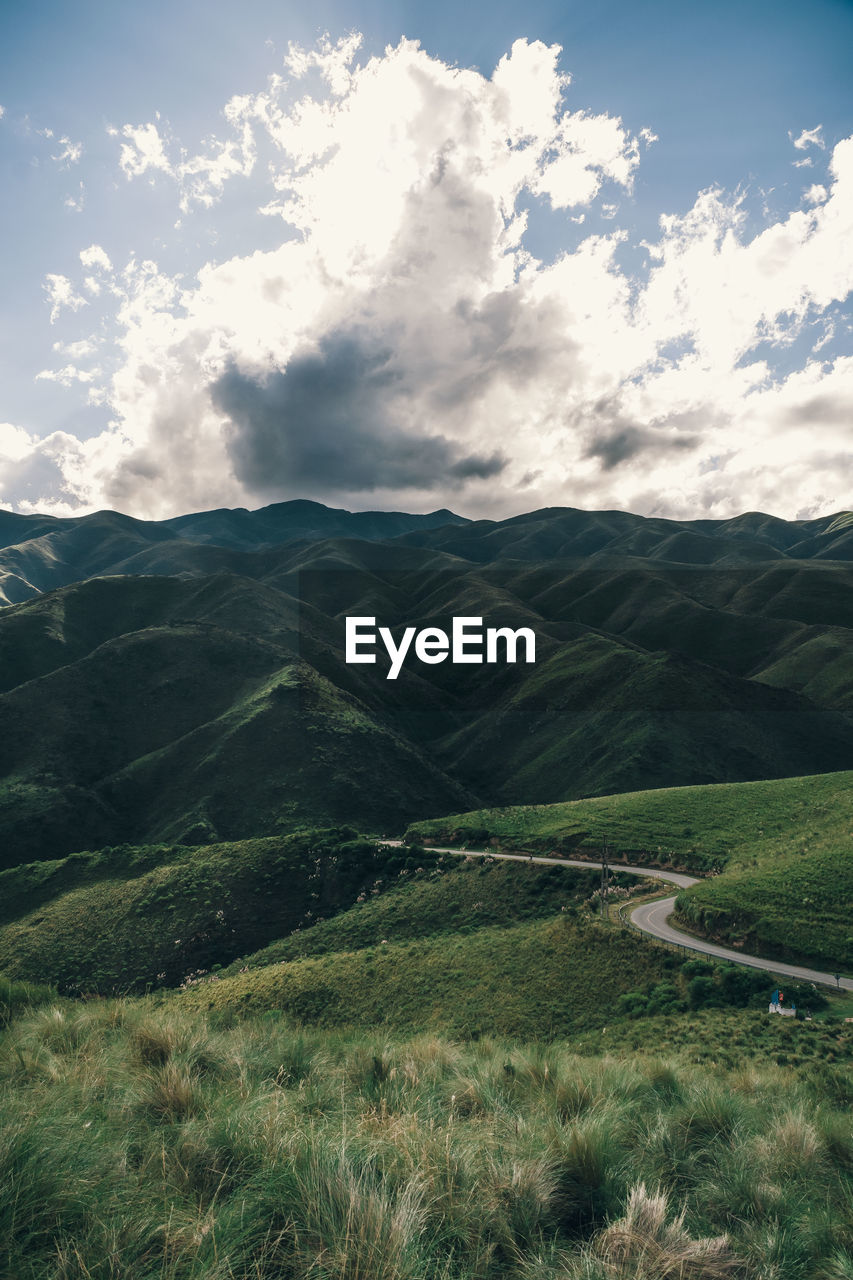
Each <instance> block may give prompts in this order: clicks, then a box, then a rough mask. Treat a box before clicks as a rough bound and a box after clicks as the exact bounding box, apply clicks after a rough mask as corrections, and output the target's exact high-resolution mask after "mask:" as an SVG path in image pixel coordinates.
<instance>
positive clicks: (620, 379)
mask: <svg viewBox="0 0 853 1280" xmlns="http://www.w3.org/2000/svg"><path fill="white" fill-rule="evenodd" d="M359 56H360V55H359V42H358V39H357V38H356V37H348V38H347V39H345V40H342V41H337V42H333V41H332V40H330V39H328V38H324V40H323V41H321V42H320V44H319V45H318V46H317V47H316V48H315V49H313V50H307V51H306V50H301V49H298V48H295V47H291V48H290V49H289V51H288V55H287V58H286V59H285V64H284V66H283V69H282V70H283V73H284V74H282V75H280V76H273V77H272V78H271V79H270V80H269V81H268V83H267V84H266V86H265V87H264V88H262V89H260V90H259V91H258V92H256V93H247V94H244V95H241V96H240V97H236V98H232V99H231V100H230V101H229V102H228V103H227V104H226V106H225V109H224V126H223V128H222V136H221V137H218V136H215V135H213V136H210V137H209V138H208V139H207V141H206V142H205V144H204V146H203V147H202V148H197V149H193V148H184V147H183V146H182V145H181V144H180V142H179V141H178V140H176V139H174V138H173V137H172V136H171V133H170V130H169V128H168V127H167V125H165V124H163V123H162V122H161V121H160V120H159V118H156V117H155V122H154V123H151V124H148V125H141V126H130V125H127V126H124V127H123V128H122V130H121V131H119V130H116V131H115V136H116V137H118V138H120V139H121V156H120V164H121V167H122V168H123V169H124V171H125V173H126V174H127V176H128V178H129V179H133V180H135V179H136V178H137V177H145V178H147V179H151V178H155V179H157V180H158V181H159V180H162V181H163V183H164V184H173V187H174V194H175V200H176V202H177V204H178V206H179V207H180V209H181V210H183V211H184V213H185V215H186V217H185V222H186V226H187V227H189V226H190V225H191V217H192V210H193V209H195V208H197V207H199V206H202V207H204V208H206V209H207V210H209V211H211V212H210V221H211V223H212V224H215V216H216V205H217V202H218V201H219V199H220V197H221V196H222V194H223V192H224V191H225V190H226V188H227V187H228V186H229V184H233V187H232V189H233V192H234V195H235V198H236V196H237V193H238V192H242V193H243V196H242V198H243V200H244V213H245V218H246V220H247V225H249V223H250V219H251V218H252V217H254V216H255V215H257V214H259V213H263V214H265V215H266V216H267V218H272V219H276V220H279V221H280V222H281V234H280V237H279V241H278V243H277V244H276V245H275V246H274V247H272V248H267V249H264V250H260V249H259V250H257V251H255V252H252V253H247V254H245V255H242V256H231V257H228V256H227V255H226V256H224V257H223V259H222V260H221V261H218V262H209V263H208V264H207V265H205V266H203V267H202V268H201V270H200V271H198V273H197V275H196V276H192V277H191V276H189V275H186V276H182V275H180V274H174V275H170V274H169V273H168V272H166V271H164V270H163V269H162V268H161V267H160V266H158V264H157V263H156V262H154V261H153V260H146V259H137V258H135V257H132V258H130V260H129V261H126V262H125V263H124V265H121V259H120V257H119V256H118V254H117V252H116V251H115V250H114V248H113V245H112V243H111V245H110V249H111V256H108V255H107V253H106V252H105V250H104V249H102V248H101V247H100V246H99V245H96V244H95V245H90V246H89V247H88V248H86V249H84V250H83V251H82V252H81V254H80V272H81V282H78V281H77V280H76V278H75V281H74V283H72V280H71V279H70V278H69V277H66V276H53V277H49V278H48V280H49V282H52V283H50V284H49V287H48V298H49V302H50V304H51V313H52V316H53V318H56V315H58V314H59V313H60V311H62V309H63V308H70V309H71V310H72V311H73V310H79V309H80V308H82V307H83V306H84V305H85V303H86V298H85V297H84V295H83V292H82V290H83V289H85V290H87V291H88V294H89V297H90V299H91V301H92V311H91V312H87V313H85V314H87V315H91V314H97V315H98V317H99V328H98V341H99V346H98V361H99V366H100V367H101V368H103V369H110V368H111V369H112V370H113V372H112V377H111V381H110V383H109V409H110V412H111V424H110V426H109V428H108V429H107V430H106V431H103V432H102V433H101V434H100V435H97V436H95V437H93V438H92V439H91V440H86V441H85V442H83V443H82V444H81V445H80V447H79V449H77V450H75V449H74V448H73V447H72V446H71V445H69V444H68V443H67V442H65V443H64V444H63V446H62V450H60V451H56V450H55V451H54V452H53V453H51V454H50V455H49V459H51V460H52V465H53V464H55V465H58V466H59V467H60V471H59V472H58V473H57V472H56V470H55V468H54V471H53V472H50V473H49V468H46V467H45V468H43V470H42V471H39V470H38V468H36V469H35V470H34V471H33V472H32V474H33V475H37V474H44V475H48V474H51V475H53V480H52V482H51V483H52V484H53V485H54V488H53V489H46V490H45V496H46V497H47V498H48V499H50V498H51V496H53V498H54V499H55V500H56V501H60V502H69V501H71V500H72V499H73V500H76V501H77V502H79V503H80V504H81V506H83V507H100V506H118V507H120V508H121V509H125V510H131V511H134V512H136V513H139V514H141V515H147V516H154V517H156V516H164V515H173V514H176V513H178V512H180V511H184V510H190V509H199V508H203V507H209V506H212V505H220V504H230V505H247V506H248V505H252V504H254V505H257V504H258V503H259V502H262V501H268V500H271V499H276V498H283V497H292V496H305V497H312V498H316V499H319V500H326V501H331V502H335V503H344V504H347V505H351V506H356V507H357V506H360V505H372V506H376V505H402V504H405V505H407V506H408V507H410V508H412V509H418V508H419V507H420V508H423V507H430V508H431V507H434V506H435V505H436V504H437V503H438V502H441V501H442V499H441V497H440V494H441V493H443V492H444V493H446V494H447V495H448V501H449V502H452V503H453V505H456V506H457V508H458V509H460V510H463V511H465V512H466V513H471V514H478V513H480V512H482V513H485V514H490V515H493V514H496V513H502V512H507V511H512V510H516V511H517V510H519V509H520V508H519V504H520V503H522V502H523V503H524V505H527V506H529V505H531V504H534V503H542V504H543V505H544V504H550V503H565V502H571V503H572V504H573V505H586V506H605V507H615V506H621V507H627V508H629V509H633V510H638V511H647V512H652V511H653V512H657V513H661V514H671V515H691V514H692V515H697V516H698V515H708V516H715V515H716V516H728V515H732V514H734V513H735V512H736V511H738V510H740V509H742V508H744V507H749V508H756V507H762V506H764V507H769V508H770V509H771V510H777V511H779V512H780V513H785V512H787V513H788V514H793V513H795V512H797V511H801V510H815V509H817V508H819V507H820V506H821V504H825V505H828V506H829V507H832V506H840V505H845V502H844V501H843V498H844V485H845V479H844V477H845V475H846V474H849V472H850V467H849V463H848V464H847V465H846V466H842V465H841V463H840V462H839V459H843V458H845V457H849V454H850V448H849V446H848V444H847V442H846V439H845V437H844V432H843V430H842V428H841V427H840V426H839V417H838V415H839V408H838V406H839V405H841V406H843V405H845V404H847V402H848V397H849V394H850V379H851V372H850V367H849V365H848V364H846V363H845V361H844V360H843V359H842V358H841V357H839V356H834V357H833V356H830V355H828V352H829V350H831V349H832V348H831V346H830V345H827V344H831V342H832V333H834V332H835V330H833V329H832V325H831V317H832V315H834V314H835V310H837V309H838V308H839V306H843V305H844V304H845V302H846V300H847V299H848V297H849V295H850V292H851V289H853V139H847V140H844V141H842V142H840V143H839V144H838V145H837V146H836V147H835V148H834V150H833V151H832V153H831V156H829V157H828V159H829V164H828V173H827V176H826V179H825V180H824V181H823V182H822V183H815V184H814V185H813V186H812V187H811V188H810V189H809V190H808V191H807V192H805V194H804V195H803V196H802V198H801V200H800V205H799V207H795V208H791V209H790V210H789V211H787V212H785V213H784V214H783V215H782V216H779V217H776V218H773V217H771V215H770V214H768V213H767V212H766V211H765V212H764V213H763V215H762V217H763V222H762V224H761V225H760V227H759V229H758V230H757V231H756V230H754V229H753V226H754V224H753V223H752V222H751V220H750V208H749V193H748V191H747V189H746V188H744V189H742V190H740V191H739V192H737V193H736V194H734V195H731V194H729V193H727V192H725V191H722V190H720V189H717V188H711V189H708V190H705V191H702V192H700V193H699V194H698V195H697V198H696V200H695V203H694V204H693V206H692V207H691V208H690V209H688V210H687V211H686V212H684V213H681V214H678V215H672V214H669V215H666V216H663V217H662V218H661V221H660V227H659V231H658V234H657V235H656V237H654V238H653V239H650V241H649V242H648V243H647V244H646V245H645V246H638V245H637V244H636V243H634V242H632V240H631V237H630V235H629V233H628V231H627V230H626V229H625V227H624V226H623V225H621V222H622V221H623V220H625V221H626V222H627V221H629V212H630V207H631V204H630V202H631V191H632V188H633V184H634V182H635V180H636V177H637V173H638V172H639V171H640V166H641V164H642V155H643V150H644V147H645V146H647V145H649V144H650V143H652V142H653V141H655V139H654V136H653V135H651V134H650V133H649V131H648V130H643V129H641V130H639V132H634V131H633V130H632V129H630V128H628V127H627V125H626V124H625V123H624V122H623V121H622V120H621V119H619V118H617V117H615V116H608V115H604V114H593V113H591V112H588V111H585V110H583V108H582V104H580V106H579V105H578V104H574V103H573V102H571V95H572V92H573V91H572V90H571V87H570V84H569V81H568V77H567V76H565V75H564V74H563V73H562V72H561V70H560V51H559V49H558V48H557V47H556V46H551V47H548V46H546V45H544V44H542V43H540V42H528V41H517V42H516V43H515V44H514V45H513V47H512V49H511V50H510V51H509V52H508V53H507V55H506V56H505V57H503V58H502V59H501V60H500V62H499V63H498V66H497V67H496V68H495V70H494V72H493V74H492V75H491V76H486V75H483V74H481V73H480V72H478V71H475V70H472V69H470V68H460V67H455V66H450V65H448V64H447V63H445V62H443V61H442V60H440V59H438V58H434V57H431V56H430V55H429V54H428V53H427V52H426V51H424V50H423V49H421V48H420V47H419V45H417V44H416V43H415V42H413V41H405V40H404V41H401V42H400V43H399V44H398V45H397V46H396V47H394V48H389V49H386V50H385V52H384V53H383V54H382V55H380V56H373V57H363V58H362V60H361V61H359ZM309 83H310V85H311V86H312V87H311V88H310V90H309V88H308V87H307V86H308V84H309ZM317 86H319V87H317ZM821 141H822V135H821V133H820V129H819V128H818V129H815V130H811V131H808V130H806V131H804V132H803V133H802V134H801V135H800V136H799V137H798V138H797V139H794V138H793V137H792V142H793V143H794V145H795V147H796V148H797V150H798V151H803V150H805V149H807V148H808V149H810V150H813V151H814V150H819V149H820V146H821ZM801 144H802V145H801ZM804 158H810V157H804ZM536 199H538V201H539V202H540V211H541V216H545V217H551V216H553V217H554V222H553V224H552V226H553V227H557V226H562V227H566V226H567V225H568V224H569V223H571V236H572V239H571V242H570V243H569V245H568V246H567V248H566V250H565V251H564V252H562V253H558V254H556V255H555V256H554V257H553V259H552V260H547V261H545V260H540V259H539V258H537V256H536V255H535V254H534V252H533V251H532V249H531V248H530V243H529V237H528V230H527V217H528V215H527V212H526V209H527V208H528V207H529V206H530V204H531V202H532V201H533V200H536ZM549 208H550V209H553V210H555V211H557V212H556V213H555V214H554V215H551V214H549V213H548V212H547V210H548V209H549ZM591 213H595V214H596V215H597V216H596V217H588V216H587V215H588V214H591ZM752 216H753V217H754V213H753V214H752ZM173 217H174V213H170V218H173ZM229 217H231V211H230V210H229ZM602 219H604V221H603V222H602ZM274 225H275V224H273V226H274ZM588 228H598V230H588ZM602 228H603V229H604V232H602ZM264 229H265V232H266V233H267V236H268V235H269V231H270V224H269V223H266V224H265V226H264ZM266 243H268V239H267V241H266ZM641 248H644V249H645V257H646V262H645V265H638V263H639V259H640V255H639V253H638V252H637V251H638V250H640V249H641ZM168 249H169V245H168V244H167V245H166V251H168ZM623 250H627V251H629V252H625V253H623ZM626 262H631V263H632V265H631V266H630V267H628V266H626V265H625V263H626ZM114 263H115V264H116V265H115V266H114V265H113V264H114ZM99 290H100V293H99V292H98V291H99ZM108 306H113V307H114V315H113V316H112V333H113V336H114V339H115V341H114V344H113V350H112V354H111V355H110V354H109V353H107V352H106V351H105V348H104V345H103V343H102V338H103V334H104V330H103V329H102V328H101V326H100V317H101V315H102V313H103V312H104V311H105V309H106V308H107V307H108ZM96 308H97V309H96ZM837 329H838V332H839V333H840V332H842V331H843V326H842V321H841V320H839V322H838V326H837ZM801 335H806V336H807V338H808V341H807V342H805V343H804V344H803V345H802V347H801V348H798V347H795V345H794V344H795V341H796V339H797V338H798V337H800V336H801ZM827 335H829V336H827ZM821 344H822V350H821V355H822V356H826V357H827V358H825V359H820V360H818V359H816V358H815V356H814V354H812V355H811V356H802V355H798V354H797V353H798V351H802V350H811V351H812V353H814V352H816V351H817V350H818V349H819V348H821ZM779 353H784V354H785V358H786V362H787V363H786V365H785V367H784V368H783V367H782V366H781V365H777V363H776V357H777V356H778V355H779ZM63 357H64V358H63V361H62V365H63V367H62V368H60V369H59V370H58V371H56V372H55V373H47V372H46V374H45V376H49V377H52V378H54V379H55V380H62V379H63V378H66V379H67V381H68V382H79V381H83V380H84V379H83V378H81V377H78V373H79V364H78V357H77V356H76V355H75V354H74V353H72V352H71V351H70V349H69V350H68V352H67V354H66V353H65V352H63ZM86 376H88V373H87V374H86ZM99 385H100V384H99ZM97 394H98V395H99V396H100V395H101V394H102V392H101V391H98V392H97ZM39 449H41V446H39ZM39 456H41V453H39ZM45 456H48V455H45ZM56 458H60V459H61V461H60V462H59V463H56ZM851 461H853V459H851ZM33 465H34V466H35V463H34V464H33ZM57 486H60V487H57ZM520 491H523V492H520ZM28 500H29V499H28ZM847 501H848V502H849V496H848V498H847Z"/></svg>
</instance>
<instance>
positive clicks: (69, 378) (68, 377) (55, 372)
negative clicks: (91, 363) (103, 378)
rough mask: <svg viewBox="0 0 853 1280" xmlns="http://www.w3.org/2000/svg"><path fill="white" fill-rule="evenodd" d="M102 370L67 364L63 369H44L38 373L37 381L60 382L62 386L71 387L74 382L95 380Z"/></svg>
mask: <svg viewBox="0 0 853 1280" xmlns="http://www.w3.org/2000/svg"><path fill="white" fill-rule="evenodd" d="M100 372H101V371H100V369H79V368H77V366H76V365H73V364H67V365H65V366H64V367H63V368H62V369H42V370H41V372H40V373H37V374H36V382H58V383H59V385H60V386H62V387H70V386H71V384H72V383H74V382H94V380H95V378H97V377H98V376H99V375H100Z"/></svg>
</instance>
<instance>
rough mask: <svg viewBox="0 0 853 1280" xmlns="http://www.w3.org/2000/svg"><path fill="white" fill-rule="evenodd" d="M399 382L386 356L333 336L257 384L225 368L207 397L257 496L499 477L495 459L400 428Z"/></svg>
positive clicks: (353, 339) (500, 462)
mask: <svg viewBox="0 0 853 1280" xmlns="http://www.w3.org/2000/svg"><path fill="white" fill-rule="evenodd" d="M395 384H396V385H395ZM400 384H401V375H400V374H399V373H398V372H396V371H395V369H394V367H393V363H392V358H391V353H390V352H388V351H383V350H370V349H365V347H364V346H363V345H362V343H361V340H360V339H359V338H358V337H357V336H351V335H348V334H346V333H340V334H331V335H328V336H327V337H326V338H324V340H323V342H322V343H321V345H320V347H319V349H318V350H316V351H311V352H305V353H297V354H295V355H294V356H293V357H292V359H291V360H290V362H289V363H288V366H287V368H286V370H284V371H282V372H277V373H273V374H271V375H268V376H267V377H266V378H264V379H263V380H261V381H259V380H257V379H255V378H251V377H247V376H246V375H245V374H242V373H240V372H239V370H238V369H236V368H234V367H232V368H229V369H227V370H226V371H225V372H224V373H223V374H222V375H221V376H220V377H219V378H218V379H217V380H216V382H214V383H213V385H212V387H211V398H212V400H213V403H214V405H215V407H216V408H217V409H219V410H220V411H221V412H222V413H224V414H226V415H227V418H228V423H229V425H228V428H227V431H226V438H227V442H228V443H227V447H228V452H229V454H230V456H231V458H232V461H233V463H234V472H235V475H236V476H237V478H238V480H239V481H240V482H241V483H243V484H245V485H246V487H247V488H249V489H250V490H251V491H252V492H256V493H260V494H269V495H277V494H288V495H290V496H296V495H297V494H301V493H304V492H306V491H310V490H315V489H316V487H317V486H318V485H320V486H322V487H324V488H329V489H333V490H337V491H344V492H346V491H349V492H361V493H370V492H372V491H374V490H376V489H436V488H447V487H448V486H451V487H454V486H455V485H457V484H458V483H459V482H460V481H463V480H467V479H474V478H478V479H486V478H488V477H491V476H494V475H497V474H499V472H500V471H502V470H503V468H504V466H505V465H506V460H505V459H504V458H503V457H502V456H501V455H500V453H495V452H493V453H492V454H490V455H489V456H488V457H486V456H482V455H477V454H465V453H464V452H463V451H462V450H460V448H459V447H458V445H455V444H453V443H451V442H450V441H448V440H447V439H446V438H445V437H444V436H442V435H436V434H431V433H428V432H426V431H423V430H422V429H421V430H412V429H409V430H401V429H400V427H401V422H400V420H399V419H397V418H396V417H395V415H394V413H393V405H394V391H395V390H396V391H397V392H398V393H399V391H401V390H402V386H401V385H400Z"/></svg>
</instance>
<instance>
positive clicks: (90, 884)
mask: <svg viewBox="0 0 853 1280" xmlns="http://www.w3.org/2000/svg"><path fill="white" fill-rule="evenodd" d="M407 861H408V855H407V853H406V851H405V850H402V851H400V852H399V853H398V854H394V853H393V852H391V853H389V851H388V850H386V849H383V848H380V847H379V846H377V845H375V844H373V843H371V842H369V841H366V840H364V839H362V838H358V837H356V836H355V833H354V832H352V831H346V830H344V831H341V830H327V831H308V832H304V833H302V834H301V835H293V836H287V837H279V838H268V839H260V840H245V841H241V842H238V843H235V844H225V845H214V846H212V847H206V848H200V849H190V848H187V847H182V846H171V847H170V846H148V847H145V848H141V849H134V848H128V847H126V846H125V847H123V848H118V849H104V850H102V851H100V852H98V853H83V854H73V855H71V856H70V857H68V858H65V859H62V860H60V861H56V862H39V863H33V864H30V865H27V866H22V867H16V868H14V869H12V870H9V871H5V872H0V904H2V905H0V972H5V973H6V974H8V975H9V976H10V977H13V978H16V979H29V980H31V981H40V982H49V983H52V984H53V985H55V986H57V987H59V988H60V990H62V991H66V992H68V991H70V992H75V993H76V992H81V991H82V992H97V991H100V992H114V991H126V990H131V989H135V990H144V989H145V987H146V986H159V985H176V984H177V983H179V982H180V981H181V980H182V979H183V978H184V977H186V975H187V974H189V973H192V972H194V971H195V970H197V969H199V968H208V967H209V966H210V965H212V964H220V965H221V964H227V963H228V962H229V961H230V960H232V959H233V958H234V957H235V956H237V955H243V954H246V953H248V952H250V951H254V950H257V949H258V948H259V947H263V946H264V945H265V944H266V943H268V942H271V941H272V940H273V939H275V938H280V937H284V936H287V935H288V934H289V933H291V931H292V930H294V929H298V928H302V927H306V926H308V925H310V924H312V923H313V922H314V921H316V920H317V919H318V918H320V917H323V916H328V915H332V914H334V913H335V912H337V911H340V910H341V909H342V908H346V907H349V906H351V905H352V904H353V903H354V902H355V901H356V899H357V898H358V896H359V894H364V893H369V892H371V891H372V890H374V889H375V890H377V891H378V888H379V887H382V886H386V885H387V884H389V883H390V882H393V880H394V878H395V877H396V875H397V873H398V871H399V870H402V869H403V868H404V867H405V866H406V863H407Z"/></svg>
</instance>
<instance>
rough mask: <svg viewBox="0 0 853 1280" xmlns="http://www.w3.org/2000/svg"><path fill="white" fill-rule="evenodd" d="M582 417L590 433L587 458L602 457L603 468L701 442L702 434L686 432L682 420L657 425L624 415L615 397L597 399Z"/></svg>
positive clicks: (687, 447)
mask: <svg viewBox="0 0 853 1280" xmlns="http://www.w3.org/2000/svg"><path fill="white" fill-rule="evenodd" d="M578 416H579V419H580V421H581V422H582V423H583V426H584V427H585V429H586V433H587V445H586V448H585V450H584V457H586V458H598V459H599V461H600V463H601V467H602V470H603V471H613V470H614V469H615V468H616V467H619V466H621V465H622V463H624V462H631V461H632V460H633V459H634V458H637V457H639V456H640V455H655V454H662V453H669V452H672V451H676V450H683V449H692V448H694V447H695V446H696V445H697V444H699V443H700V437H699V436H698V435H695V434H693V433H688V432H686V431H685V430H684V427H685V425H686V424H685V423H684V422H682V421H680V420H679V421H676V420H674V419H671V420H668V421H667V422H665V423H662V424H660V423H658V424H655V426H654V427H646V426H640V425H638V424H637V423H636V422H632V421H631V420H630V419H629V418H627V417H625V416H624V415H623V414H622V412H621V409H620V405H619V401H618V399H617V398H614V397H607V398H606V399H603V400H598V401H596V403H595V404H594V405H592V406H591V408H587V410H585V411H584V413H583V414H582V415H578ZM694 425H695V424H694Z"/></svg>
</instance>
